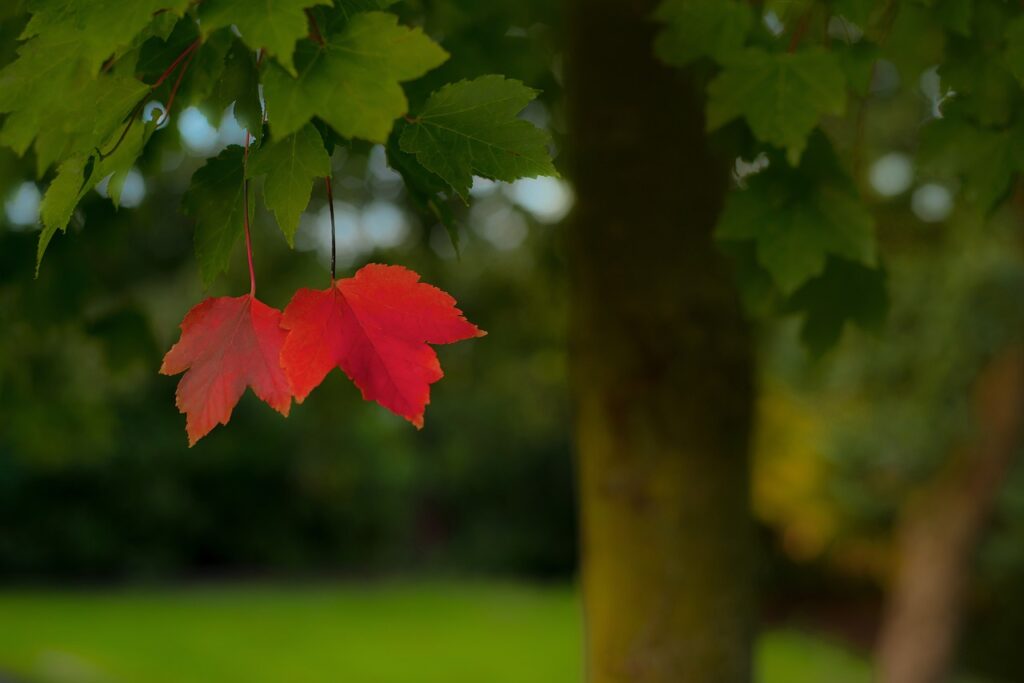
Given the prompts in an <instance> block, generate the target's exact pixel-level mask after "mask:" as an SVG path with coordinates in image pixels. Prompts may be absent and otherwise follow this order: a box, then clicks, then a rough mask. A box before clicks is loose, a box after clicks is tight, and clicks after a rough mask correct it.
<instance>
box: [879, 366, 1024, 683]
mask: <svg viewBox="0 0 1024 683" xmlns="http://www.w3.org/2000/svg"><path fill="white" fill-rule="evenodd" d="M973 413H974V425H975V435H974V438H973V440H972V441H971V442H969V443H966V444H963V445H962V446H961V447H960V448H958V449H957V450H956V451H955V452H953V453H952V455H951V457H950V461H949V463H947V465H946V466H945V468H944V469H943V470H942V471H941V472H939V474H938V475H937V476H936V477H935V479H934V481H932V482H931V483H930V484H929V485H928V486H927V488H926V489H925V490H924V491H923V492H922V493H921V495H920V496H919V497H916V498H915V499H914V500H912V501H911V502H910V503H909V504H908V506H907V508H906V510H905V513H904V516H903V519H902V520H901V523H900V527H899V529H898V531H897V553H898V562H899V565H898V567H897V572H896V576H895V581H894V584H893V586H892V588H891V589H890V595H889V602H888V606H887V609H886V615H885V620H884V622H883V625H882V631H881V636H880V641H879V650H878V667H879V680H880V681H881V682H882V683H939V682H941V681H945V680H947V679H948V677H949V674H950V669H951V666H952V664H953V660H954V657H955V654H956V638H957V631H958V628H959V624H960V616H961V608H962V602H963V594H964V591H965V589H966V587H967V585H968V579H969V578H970V567H971V562H972V560H973V555H974V551H975V549H976V548H977V545H978V542H979V541H980V539H981V536H982V533H983V531H984V526H985V521H986V519H987V518H988V515H989V512H990V511H991V509H992V506H993V504H994V503H995V500H996V497H997V495H998V493H999V490H1000V488H1001V487H1002V485H1003V482H1004V481H1005V480H1006V476H1007V474H1008V472H1009V469H1010V465H1011V464H1012V462H1013V460H1014V457H1015V456H1016V455H1017V454H1018V453H1019V452H1020V448H1021V436H1022V430H1021V428H1022V425H1024V349H1022V348H1012V349H1009V350H1007V351H1004V352H1003V353H1002V354H1000V355H998V356H997V357H996V358H995V359H993V361H992V362H991V363H990V364H989V366H988V367H987V368H986V369H985V370H984V372H983V373H982V374H981V376H980V377H979V378H978V381H977V384H976V386H975V389H974V397H973Z"/></svg>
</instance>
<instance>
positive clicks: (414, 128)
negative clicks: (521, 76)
mask: <svg viewBox="0 0 1024 683" xmlns="http://www.w3.org/2000/svg"><path fill="white" fill-rule="evenodd" d="M536 96H537V91H536V90H533V89H531V88H527V87H526V86H525V85H523V84H522V83H520V82H519V81H515V80H511V79H506V78H504V77H502V76H482V77H480V78H477V79H474V80H472V81H460V82H458V83H452V84H450V85H446V86H444V87H443V88H441V89H440V90H438V91H437V92H435V93H434V94H432V95H431V96H430V98H429V99H428V100H427V102H426V104H425V105H424V106H423V109H422V110H420V112H419V114H418V115H417V116H416V117H415V118H414V119H413V120H412V121H411V122H410V124H409V125H408V126H406V128H405V130H403V131H402V135H401V137H400V139H399V144H400V146H401V148H402V151H403V152H406V153H409V154H414V155H415V156H416V159H417V160H418V161H419V162H420V164H422V165H423V167H424V168H426V169H427V170H429V171H430V172H431V173H434V174H435V175H437V176H439V177H440V178H442V179H443V180H444V181H445V182H446V183H448V184H449V185H451V187H452V189H454V190H455V192H456V193H458V194H459V196H461V197H462V198H463V199H465V200H468V197H469V188H470V186H471V185H472V184H473V176H474V175H479V176H482V177H484V178H490V179H492V180H505V181H513V180H517V179H519V178H535V177H537V176H544V175H558V172H557V171H556V170H555V167H554V165H552V163H551V155H550V154H549V152H548V141H549V137H548V134H547V133H546V132H545V131H543V130H541V129H540V128H537V127H536V126H534V125H533V124H532V123H530V122H528V121H523V120H522V119H520V118H517V115H518V114H519V112H521V111H522V110H523V108H524V107H525V106H526V105H527V104H529V103H530V102H531V101H532V100H533V99H534V98H535V97H536Z"/></svg>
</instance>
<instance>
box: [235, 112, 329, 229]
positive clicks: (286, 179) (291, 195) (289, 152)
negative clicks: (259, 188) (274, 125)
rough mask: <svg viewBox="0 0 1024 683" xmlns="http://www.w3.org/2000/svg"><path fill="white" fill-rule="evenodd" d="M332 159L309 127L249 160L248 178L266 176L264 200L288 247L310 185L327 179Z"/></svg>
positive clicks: (262, 149) (313, 130) (267, 147)
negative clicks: (319, 179)
mask: <svg viewBox="0 0 1024 683" xmlns="http://www.w3.org/2000/svg"><path fill="white" fill-rule="evenodd" d="M330 173H331V158H330V157H329V156H327V150H325V149H324V144H323V140H322V139H321V138H320V134H319V133H318V132H317V131H316V128H314V127H313V125H312V124H306V125H305V126H303V127H302V128H301V129H300V130H299V132H297V133H295V134H294V135H289V136H288V137H286V138H285V139H283V140H278V141H276V142H273V143H271V144H269V145H266V146H264V147H261V148H260V149H259V150H258V151H257V152H256V153H255V154H254V155H253V156H252V159H250V161H249V177H250V178H255V177H257V176H261V175H266V180H265V181H264V183H263V201H264V202H265V203H266V205H267V208H268V209H270V210H271V211H272V212H273V213H274V216H275V217H276V218H277V223H278V225H279V226H281V232H283V233H284V236H285V239H287V240H288V244H289V246H294V245H295V231H296V230H297V229H298V227H299V217H300V216H301V215H302V212H303V210H304V209H305V208H306V206H308V205H309V197H310V194H311V193H312V191H313V182H314V181H315V180H316V179H317V178H325V177H328V176H329V175H330Z"/></svg>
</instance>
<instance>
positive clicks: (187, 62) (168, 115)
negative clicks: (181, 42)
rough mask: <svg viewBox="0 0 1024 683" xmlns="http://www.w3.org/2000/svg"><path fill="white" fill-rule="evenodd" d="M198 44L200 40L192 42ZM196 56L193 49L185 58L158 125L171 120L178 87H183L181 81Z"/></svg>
mask: <svg viewBox="0 0 1024 683" xmlns="http://www.w3.org/2000/svg"><path fill="white" fill-rule="evenodd" d="M198 44H199V41H198V40H197V41H196V42H195V43H192V45H193V46H194V45H198ZM195 56H196V53H195V50H194V49H193V50H192V51H191V52H189V54H188V59H187V60H185V63H184V64H183V65H182V67H181V71H179V72H178V78H177V79H176V80H175V81H174V87H173V88H171V95H170V97H168V98H167V106H166V107H164V115H163V116H162V117H161V118H160V120H159V121H157V124H156V125H157V126H162V125H163V124H164V123H166V122H167V121H169V120H170V118H171V107H173V106H174V96H175V95H177V94H178V88H179V87H181V81H182V79H183V78H185V72H186V71H188V67H189V65H190V64H191V63H192V58H193V57H195Z"/></svg>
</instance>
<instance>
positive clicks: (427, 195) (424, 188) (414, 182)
mask: <svg viewBox="0 0 1024 683" xmlns="http://www.w3.org/2000/svg"><path fill="white" fill-rule="evenodd" d="M403 130H404V129H403ZM400 138H401V133H400V132H399V131H397V130H396V131H395V135H392V136H391V139H390V140H388V145H387V159H388V166H390V167H391V168H392V169H394V170H395V171H396V172H397V173H398V174H399V175H400V176H402V181H403V182H404V183H405V191H406V192H407V193H408V195H409V198H410V199H412V201H413V203H414V204H415V205H416V207H417V208H418V209H419V210H420V213H422V214H423V215H424V216H426V217H427V219H428V220H431V221H436V222H440V223H441V225H443V226H444V229H445V232H447V233H448V239H450V240H451V242H452V246H453V247H454V248H455V253H456V254H459V251H460V249H459V231H458V229H457V226H456V224H455V215H454V213H453V212H452V208H451V205H450V201H449V199H448V198H447V197H446V196H444V193H445V192H447V191H448V190H449V189H450V188H449V186H448V183H446V182H445V181H443V180H442V179H441V178H439V177H438V176H436V175H434V174H433V173H431V172H430V171H428V170H427V169H425V168H423V166H422V165H421V164H420V163H419V162H418V161H417V160H416V157H415V156H413V155H412V154H408V153H406V152H403V151H402V149H401V147H400V146H399V143H398V140H399V139H400Z"/></svg>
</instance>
